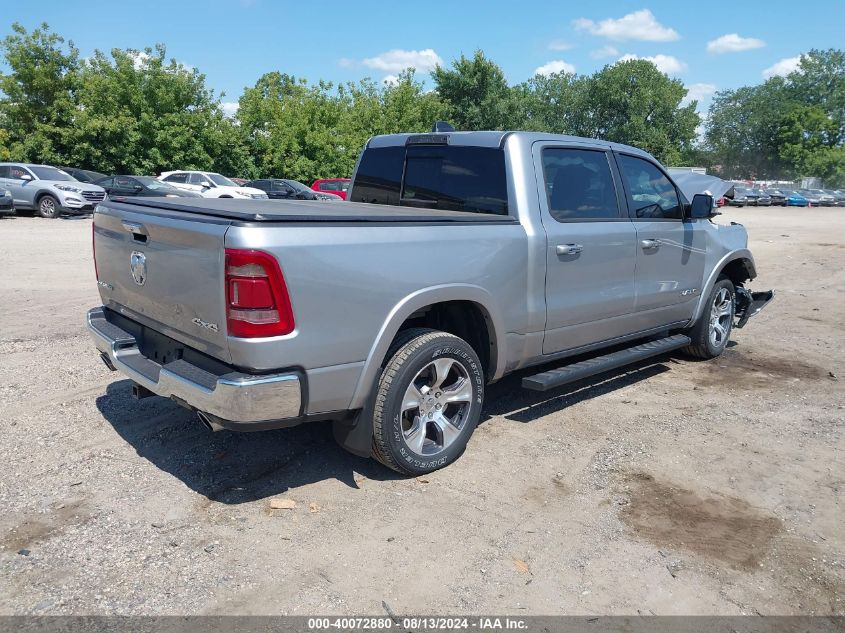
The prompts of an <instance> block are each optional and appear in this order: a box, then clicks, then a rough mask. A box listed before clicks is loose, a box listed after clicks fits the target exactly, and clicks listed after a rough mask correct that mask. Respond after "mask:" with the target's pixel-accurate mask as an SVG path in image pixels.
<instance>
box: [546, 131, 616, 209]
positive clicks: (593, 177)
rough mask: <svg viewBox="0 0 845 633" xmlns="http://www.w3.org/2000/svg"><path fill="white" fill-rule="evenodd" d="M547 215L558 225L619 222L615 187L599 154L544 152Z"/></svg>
mask: <svg viewBox="0 0 845 633" xmlns="http://www.w3.org/2000/svg"><path fill="white" fill-rule="evenodd" d="M543 175H544V177H545V184H546V196H547V198H548V201H549V213H550V214H551V216H552V217H553V218H554V219H555V220H557V221H558V222H572V221H588V220H608V219H618V218H619V217H620V216H619V205H618V204H617V201H616V187H615V186H614V184H613V175H612V174H611V172H610V165H609V163H608V162H607V154H606V153H605V152H602V151H592V150H583V149H569V148H563V147H549V148H546V149H544V150H543Z"/></svg>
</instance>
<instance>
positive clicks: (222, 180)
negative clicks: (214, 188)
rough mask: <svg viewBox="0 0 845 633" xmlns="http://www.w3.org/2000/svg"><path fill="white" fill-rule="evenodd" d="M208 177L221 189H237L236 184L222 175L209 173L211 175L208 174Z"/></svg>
mask: <svg viewBox="0 0 845 633" xmlns="http://www.w3.org/2000/svg"><path fill="white" fill-rule="evenodd" d="M206 176H208V177H209V178H211V182H213V183H214V184H215V185H218V186H219V187H237V186H238V185H236V184H235V183H233V182H232V181H231V180H229V179H228V178H226V176H221V175H220V174H213V173H210V172H209V173H207V174H206Z"/></svg>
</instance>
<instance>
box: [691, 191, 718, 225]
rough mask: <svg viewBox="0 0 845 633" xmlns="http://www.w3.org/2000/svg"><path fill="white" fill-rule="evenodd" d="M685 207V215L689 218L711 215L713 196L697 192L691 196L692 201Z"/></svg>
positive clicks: (697, 218) (695, 218) (694, 218)
mask: <svg viewBox="0 0 845 633" xmlns="http://www.w3.org/2000/svg"><path fill="white" fill-rule="evenodd" d="M687 208H688V212H687V217H688V218H689V219H691V220H699V219H701V218H709V217H712V216H713V196H708V195H707V194H704V193H697V194H695V195H694V196H693V197H692V202H691V203H690V205H689V207H687Z"/></svg>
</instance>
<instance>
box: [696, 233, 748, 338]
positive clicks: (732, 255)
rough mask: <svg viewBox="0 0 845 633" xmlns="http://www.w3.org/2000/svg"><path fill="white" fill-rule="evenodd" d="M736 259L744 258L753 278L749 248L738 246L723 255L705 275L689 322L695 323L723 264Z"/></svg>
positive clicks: (723, 266) (722, 268)
mask: <svg viewBox="0 0 845 633" xmlns="http://www.w3.org/2000/svg"><path fill="white" fill-rule="evenodd" d="M738 260H745V261H747V262H748V266H749V267H750V270H751V271H752V273H753V274H752V277H751V278H752V279H753V278H754V276H755V275H756V266H755V264H754V256H753V255H752V254H751V251H750V250H748V249H747V248H738V249H736V250H733V251H730V252H729V253H727V254H726V255H724V256H723V257H722V258H721V259H720V260H719V261H718V262H716V265H715V266H713V268H712V270H711V271H710V275H709V276H708V277H707V281H706V282H705V283H704V286H703V287H702V289H701V295H700V296H699V298H698V304H697V305H696V307H695V313H694V314H693V316H692V319H691V320H690V323H695V322H696V321H697V320H698V317H699V316H701V312H702V310H703V309H704V304H705V302H706V301H707V297H709V296H710V291H711V290H713V285H714V284H715V283H716V280H717V279H718V278H719V275H720V274H721V273H722V271H723V270H724V269H725V266H727V265H728V264H730V263H731V262H734V261H738Z"/></svg>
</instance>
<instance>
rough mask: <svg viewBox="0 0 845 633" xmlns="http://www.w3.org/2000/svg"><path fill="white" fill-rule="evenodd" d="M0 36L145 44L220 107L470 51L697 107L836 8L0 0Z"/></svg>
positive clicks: (775, 69)
mask: <svg viewBox="0 0 845 633" xmlns="http://www.w3.org/2000/svg"><path fill="white" fill-rule="evenodd" d="M2 6H3V11H2V12H0V15H2V19H1V20H0V37H2V36H5V35H6V34H8V33H9V32H11V25H12V23H14V22H20V23H21V24H23V25H24V26H25V27H26V28H27V29H32V28H34V27H36V26H37V25H39V24H40V23H42V22H47V23H48V24H49V25H50V27H51V28H52V29H53V30H54V31H56V32H57V33H59V34H60V35H62V36H64V37H65V38H66V39H71V40H73V42H74V44H75V45H76V46H77V47H78V48H79V50H80V53H81V55H82V56H83V57H85V56H88V55H90V54H91V53H93V51H94V50H95V49H100V50H102V51H108V50H111V49H112V48H134V49H139V50H142V49H144V48H145V47H147V46H153V45H154V44H156V43H163V44H165V45H166V46H167V53H168V57H173V58H175V59H176V60H177V61H179V62H182V63H184V64H186V65H189V66H193V67H195V68H197V69H199V70H200V71H201V72H203V73H204V74H205V75H206V82H207V85H208V87H209V88H212V89H214V91H215V93H216V94H218V95H220V94H221V93H223V94H224V96H223V97H222V101H223V102H224V103H226V104H228V105H227V110H228V111H229V112H231V111H233V109H234V108H235V107H236V106H235V103H236V102H237V100H238V97H239V96H240V95H241V94H242V92H243V89H244V87H246V86H250V85H253V84H254V83H255V81H256V80H257V79H258V78H259V77H260V76H261V75H262V74H263V73H265V72H269V71H272V70H278V71H281V72H285V73H288V74H290V75H295V76H297V77H305V78H307V79H308V80H309V81H313V82H316V81H317V80H319V79H324V80H327V81H332V82H335V83H337V82H345V81H357V80H359V79H362V78H364V77H371V78H372V79H374V80H377V81H390V79H391V77H393V76H395V75H396V74H397V73H398V72H400V71H401V70H402V69H403V68H405V67H408V66H413V67H415V68H417V74H418V76H419V77H423V78H426V77H428V73H429V72H430V71H431V70H432V69H433V68H434V66H435V65H436V64H438V63H440V64H443V65H449V64H450V63H451V61H452V60H453V59H455V58H457V57H459V56H460V55H461V54H464V55H467V56H470V55H472V53H473V52H474V51H475V50H476V49H482V50H483V51H484V52H485V54H486V55H487V56H488V57H489V58H490V59H492V60H493V61H495V62H496V63H498V64H499V65H500V66H501V67H502V69H503V70H504V72H505V75H506V77H507V79H508V81H509V82H510V83H512V84H514V83H519V82H522V81H524V80H526V79H528V78H530V77H531V76H533V75H534V74H535V73H538V72H539V73H548V72H557V71H560V70H567V71H570V72H572V71H574V72H577V73H579V74H589V73H592V72H594V71H596V70H599V69H601V68H602V67H603V66H604V65H605V64H612V63H614V62H616V61H617V60H619V59H623V58H629V57H644V58H649V59H651V60H652V61H654V62H655V64H656V65H657V66H658V68H660V69H661V70H663V71H664V72H666V73H667V74H669V75H670V76H673V77H677V78H679V79H681V80H682V81H683V82H684V83H685V84H686V86H687V87H688V88H689V90H690V95H689V98H696V99H698V100H699V102H700V105H699V109H700V110H702V111H706V108H707V106H708V104H709V102H710V99H711V97H712V95H713V93H714V92H715V91H716V90H724V89H730V88H737V87H739V86H743V85H751V84H757V83H760V82H761V81H763V79H764V78H766V77H769V76H771V75H773V74H784V73H787V72H789V71H790V70H791V69H793V68H794V67H795V65H796V63H797V60H798V57H799V56H800V55H801V53H803V52H807V51H809V50H810V49H812V48H819V49H825V48H843V46H844V45H845V36H843V33H845V2H843V1H842V0H803V1H802V2H801V3H786V2H779V1H774V2H773V1H772V0H767V1H761V0H739V1H737V0H733V1H731V2H725V1H722V0H709V1H708V2H683V1H678V0H635V1H631V2H629V1H627V0H625V1H619V2H602V3H596V2H568V1H562V0H559V1H558V2H551V1H545V0H536V1H535V0H520V1H519V2H513V1H510V2H508V1H504V0H487V1H482V0H462V1H461V2H454V1H452V2H447V1H440V0H426V1H425V2H421V1H417V0H404V1H396V0H394V1H393V2H377V1H372V0H355V1H354V2H345V3H341V2H329V1H324V0H311V1H310V2H289V1H287V0H203V1H195V0H170V1H169V2H165V1H159V0H148V1H147V2H140V1H138V0H120V1H115V0H111V1H106V0H86V1H77V2H73V1H71V0H27V1H26V2H16V3H12V2H9V1H8V0H7V1H6V2H3V4H2Z"/></svg>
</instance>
